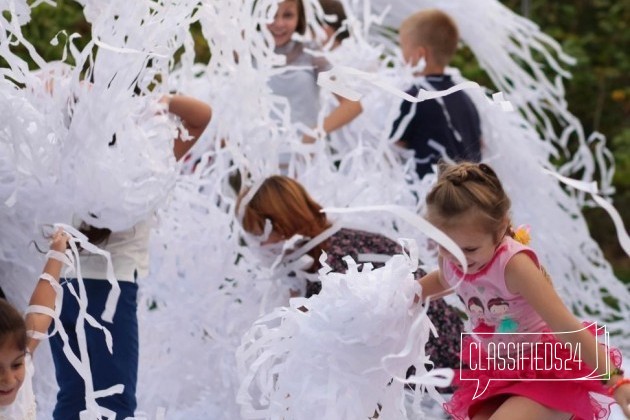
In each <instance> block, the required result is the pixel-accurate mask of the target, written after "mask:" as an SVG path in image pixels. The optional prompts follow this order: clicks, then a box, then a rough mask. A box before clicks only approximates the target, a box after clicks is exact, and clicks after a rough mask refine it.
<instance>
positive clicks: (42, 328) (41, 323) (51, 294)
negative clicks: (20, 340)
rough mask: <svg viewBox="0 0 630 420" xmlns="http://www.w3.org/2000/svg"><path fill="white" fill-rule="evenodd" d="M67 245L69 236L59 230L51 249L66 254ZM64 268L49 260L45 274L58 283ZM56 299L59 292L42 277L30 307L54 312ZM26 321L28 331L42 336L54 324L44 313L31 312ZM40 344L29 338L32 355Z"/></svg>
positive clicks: (28, 345)
mask: <svg viewBox="0 0 630 420" xmlns="http://www.w3.org/2000/svg"><path fill="white" fill-rule="evenodd" d="M67 243H68V236H67V234H66V233H65V232H63V231H62V230H58V231H56V232H55V233H54V234H53V237H52V240H51V244H50V249H51V250H52V251H55V252H65V250H66V246H67ZM62 268H63V263H62V262H61V261H59V260H57V259H55V258H48V260H47V261H46V265H45V266H44V271H43V273H44V274H47V275H48V276H51V277H52V278H53V279H54V280H55V281H57V282H58V281H59V276H60V274H61V269H62ZM48 276H46V277H48ZM56 297H57V292H56V291H55V289H53V286H52V285H51V284H50V282H49V281H48V280H46V279H43V278H42V277H40V279H39V281H38V282H37V285H36V286H35V290H34V291H33V294H32V295H31V300H30V302H29V306H33V305H37V306H44V307H47V308H50V309H52V310H54V309H55V299H56ZM25 321H26V329H27V331H36V332H39V333H42V334H46V333H47V331H48V327H50V324H51V323H52V318H51V317H50V316H48V315H46V314H43V313H38V312H30V313H28V314H27V315H26V320H25ZM38 344H39V340H38V339H35V338H31V337H29V339H28V343H27V347H28V349H29V351H30V352H31V353H32V352H33V351H34V350H35V348H36V347H37V345H38Z"/></svg>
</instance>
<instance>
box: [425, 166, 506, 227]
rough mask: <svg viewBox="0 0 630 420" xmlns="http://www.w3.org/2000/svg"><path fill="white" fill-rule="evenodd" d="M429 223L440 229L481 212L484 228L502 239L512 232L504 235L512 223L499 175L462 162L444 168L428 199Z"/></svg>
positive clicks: (441, 169)
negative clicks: (438, 226)
mask: <svg viewBox="0 0 630 420" xmlns="http://www.w3.org/2000/svg"><path fill="white" fill-rule="evenodd" d="M426 203H427V219H428V220H429V221H430V222H432V223H434V224H437V225H445V224H449V221H450V220H453V219H454V218H456V217H458V216H461V215H463V214H464V213H467V212H468V211H470V210H477V211H478V212H479V213H480V216H482V217H481V221H482V223H483V226H484V227H485V228H486V229H487V230H488V232H492V233H493V235H495V236H497V237H498V238H500V237H502V236H503V235H504V234H505V233H508V234H510V235H511V230H507V231H506V230H504V231H501V229H502V227H503V226H504V222H505V221H507V222H508V226H509V217H508V213H509V211H510V198H509V197H508V196H507V194H506V193H505V191H504V190H503V186H502V185H501V181H499V178H498V177H497V174H496V173H495V172H494V170H492V168H490V167H489V166H488V165H486V164H485V163H471V162H462V163H458V164H455V165H445V164H440V167H439V174H438V180H437V183H436V184H435V185H434V186H433V189H432V190H431V191H430V192H429V195H427V198H426Z"/></svg>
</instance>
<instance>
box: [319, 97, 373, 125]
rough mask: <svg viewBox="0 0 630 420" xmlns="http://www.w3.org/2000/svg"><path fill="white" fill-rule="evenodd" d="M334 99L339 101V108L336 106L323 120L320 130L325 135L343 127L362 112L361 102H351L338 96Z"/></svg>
mask: <svg viewBox="0 0 630 420" xmlns="http://www.w3.org/2000/svg"><path fill="white" fill-rule="evenodd" d="M335 97H336V98H337V100H339V106H337V108H335V109H334V110H333V111H332V112H331V113H330V114H328V116H327V117H326V118H325V119H324V125H323V127H322V128H323V129H324V131H325V132H326V133H330V132H332V131H335V130H336V129H338V128H340V127H343V126H344V125H346V124H348V123H349V122H350V121H352V120H353V119H355V118H356V117H357V116H359V114H360V113H361V112H363V106H362V105H361V102H359V101H351V100H349V99H346V98H344V97H343V96H339V95H335Z"/></svg>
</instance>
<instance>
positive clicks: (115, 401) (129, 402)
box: [50, 279, 138, 420]
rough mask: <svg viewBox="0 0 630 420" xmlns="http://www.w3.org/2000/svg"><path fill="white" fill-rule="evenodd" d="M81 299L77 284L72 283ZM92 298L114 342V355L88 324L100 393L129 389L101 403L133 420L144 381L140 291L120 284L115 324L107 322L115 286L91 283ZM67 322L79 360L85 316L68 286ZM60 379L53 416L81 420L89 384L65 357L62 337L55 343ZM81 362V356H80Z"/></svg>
mask: <svg viewBox="0 0 630 420" xmlns="http://www.w3.org/2000/svg"><path fill="white" fill-rule="evenodd" d="M70 283H72V285H73V286H74V289H75V290H76V291H77V293H79V288H78V284H77V280H76V279H73V280H71V281H70ZM84 283H85V289H86V293H87V297H88V307H87V312H88V313H89V314H90V315H92V316H93V317H94V318H95V319H96V320H97V321H99V322H100V323H101V324H102V325H103V326H104V327H106V328H107V329H109V331H110V333H111V334H112V339H113V354H110V353H109V351H108V349H107V345H106V344H105V336H104V334H103V332H102V331H101V330H99V329H96V328H93V327H91V326H90V325H89V324H88V323H87V322H85V334H86V341H87V349H88V354H89V356H90V369H91V371H92V380H93V384H94V390H103V389H106V388H109V387H111V386H113V385H116V384H122V385H124V387H125V388H124V390H123V393H122V394H114V395H111V396H108V397H104V398H98V399H97V400H96V402H97V403H98V404H99V405H100V406H102V407H105V408H107V409H109V410H112V411H114V412H115V413H116V418H117V419H124V418H126V417H133V416H134V411H135V410H136V383H137V380H138V317H137V306H138V305H137V298H138V285H137V283H131V282H122V281H121V282H119V283H118V284H119V285H120V289H121V291H120V292H121V293H120V298H119V300H118V305H117V307H116V314H115V315H114V319H113V323H109V322H105V321H103V320H102V319H101V315H102V313H103V309H104V308H105V301H106V299H107V294H108V293H109V291H110V289H111V285H110V284H109V282H108V281H106V280H90V279H85V280H84ZM63 288H64V295H63V306H62V311H61V322H62V324H63V327H64V328H65V330H66V333H67V334H68V338H69V342H70V347H71V348H72V351H73V352H74V353H75V354H76V355H79V349H78V344H77V334H76V331H75V326H76V322H77V316H78V313H79V305H78V303H77V300H76V298H75V297H74V296H72V294H71V293H70V291H69V290H68V284H64V286H63ZM50 347H51V349H52V355H53V360H54V362H55V375H56V377H57V384H58V385H59V393H58V394H57V404H56V406H55V410H54V412H53V418H54V419H55V420H79V413H80V412H81V411H83V410H85V383H84V381H83V378H82V377H81V376H80V375H79V374H78V373H77V371H76V370H75V369H74V367H73V366H72V365H71V364H70V362H69V361H68V359H67V358H66V356H65V354H64V353H63V341H62V340H61V337H60V336H59V334H55V335H54V336H53V337H51V338H50ZM79 357H80V355H79Z"/></svg>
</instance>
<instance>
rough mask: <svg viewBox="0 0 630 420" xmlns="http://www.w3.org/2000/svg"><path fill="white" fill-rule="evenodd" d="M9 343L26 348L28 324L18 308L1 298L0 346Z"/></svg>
mask: <svg viewBox="0 0 630 420" xmlns="http://www.w3.org/2000/svg"><path fill="white" fill-rule="evenodd" d="M9 343H12V344H13V345H15V346H16V347H17V348H18V349H19V350H26V324H25V323H24V318H22V315H20V313H19V312H18V311H17V309H15V308H14V307H13V306H11V305H10V304H9V302H7V301H6V300H4V299H0V348H4V346H6V345H7V344H9Z"/></svg>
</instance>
